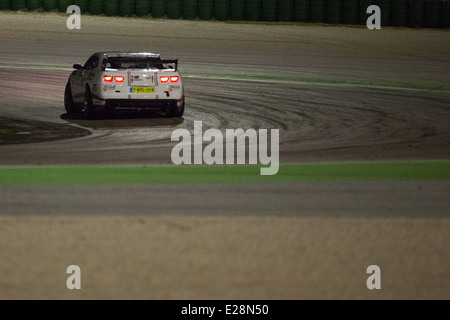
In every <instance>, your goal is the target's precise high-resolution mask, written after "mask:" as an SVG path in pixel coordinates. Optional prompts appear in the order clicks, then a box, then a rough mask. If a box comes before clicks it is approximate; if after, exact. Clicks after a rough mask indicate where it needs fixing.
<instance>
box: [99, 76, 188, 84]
mask: <svg viewBox="0 0 450 320" xmlns="http://www.w3.org/2000/svg"><path fill="white" fill-rule="evenodd" d="M113 80H114V81H115V82H118V83H121V82H125V77H122V76H116V77H113V76H103V81H105V82H113ZM159 81H160V82H161V83H168V82H169V81H170V82H172V83H177V82H178V81H180V77H179V76H170V77H169V76H163V77H159Z"/></svg>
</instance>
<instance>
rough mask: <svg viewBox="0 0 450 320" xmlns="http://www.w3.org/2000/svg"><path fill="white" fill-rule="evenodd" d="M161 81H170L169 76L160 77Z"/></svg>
mask: <svg viewBox="0 0 450 320" xmlns="http://www.w3.org/2000/svg"><path fill="white" fill-rule="evenodd" d="M159 81H161V83H167V82H169V77H166V76H164V77H159Z"/></svg>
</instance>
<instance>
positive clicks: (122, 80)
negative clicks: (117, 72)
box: [114, 77, 125, 82]
mask: <svg viewBox="0 0 450 320" xmlns="http://www.w3.org/2000/svg"><path fill="white" fill-rule="evenodd" d="M114 80H116V82H124V81H125V77H114Z"/></svg>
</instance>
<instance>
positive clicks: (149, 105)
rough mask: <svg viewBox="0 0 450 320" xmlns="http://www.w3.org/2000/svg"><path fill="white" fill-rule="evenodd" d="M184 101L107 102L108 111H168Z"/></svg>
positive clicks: (119, 100)
mask: <svg viewBox="0 0 450 320" xmlns="http://www.w3.org/2000/svg"><path fill="white" fill-rule="evenodd" d="M183 102H184V101H183V99H178V100H177V99H108V100H106V101H105V109H106V110H132V109H147V110H166V109H167V108H174V107H176V106H177V105H180V104H182V103H183Z"/></svg>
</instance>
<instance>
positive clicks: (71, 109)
mask: <svg viewBox="0 0 450 320" xmlns="http://www.w3.org/2000/svg"><path fill="white" fill-rule="evenodd" d="M64 107H65V108H66V112H67V113H68V114H74V113H79V112H81V108H80V106H79V105H77V104H76V103H75V102H73V97H72V88H71V87H70V81H68V82H67V84H66V90H65V91H64Z"/></svg>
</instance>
